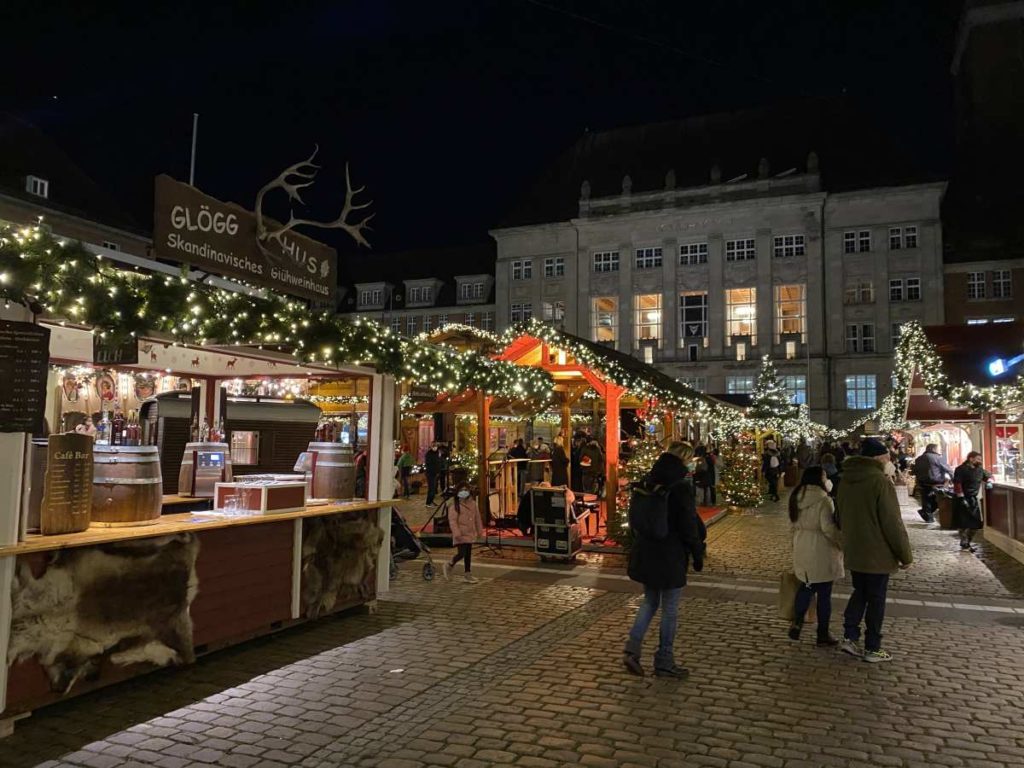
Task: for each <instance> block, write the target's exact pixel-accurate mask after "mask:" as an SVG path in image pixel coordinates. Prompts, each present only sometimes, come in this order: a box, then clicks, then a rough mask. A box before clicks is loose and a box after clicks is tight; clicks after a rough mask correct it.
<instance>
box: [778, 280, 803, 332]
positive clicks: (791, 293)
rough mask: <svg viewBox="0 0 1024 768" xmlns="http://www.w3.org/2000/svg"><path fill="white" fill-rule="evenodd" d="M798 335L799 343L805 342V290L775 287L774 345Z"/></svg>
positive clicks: (795, 286)
mask: <svg viewBox="0 0 1024 768" xmlns="http://www.w3.org/2000/svg"><path fill="white" fill-rule="evenodd" d="M794 333H799V334H800V342H801V343H803V342H804V341H806V340H807V338H806V336H805V334H806V333H807V290H806V286H804V285H803V284H800V285H776V286H775V343H776V344H779V343H781V342H782V337H783V336H787V335H789V334H794Z"/></svg>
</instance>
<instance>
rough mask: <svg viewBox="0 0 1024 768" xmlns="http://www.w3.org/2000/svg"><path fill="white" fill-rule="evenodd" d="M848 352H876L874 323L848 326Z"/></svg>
mask: <svg viewBox="0 0 1024 768" xmlns="http://www.w3.org/2000/svg"><path fill="white" fill-rule="evenodd" d="M846 351H847V352H851V353H857V352H874V351H875V326H874V324H873V323H851V324H849V325H847V326H846Z"/></svg>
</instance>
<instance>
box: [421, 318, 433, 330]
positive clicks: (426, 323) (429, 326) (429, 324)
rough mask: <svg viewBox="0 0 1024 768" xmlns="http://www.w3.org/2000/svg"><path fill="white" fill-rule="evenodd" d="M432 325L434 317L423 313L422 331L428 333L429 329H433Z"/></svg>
mask: <svg viewBox="0 0 1024 768" xmlns="http://www.w3.org/2000/svg"><path fill="white" fill-rule="evenodd" d="M433 327H434V318H433V317H431V316H430V315H424V316H423V332H424V333H430V331H431V330H432V329H433Z"/></svg>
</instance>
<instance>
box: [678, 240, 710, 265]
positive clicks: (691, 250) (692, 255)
mask: <svg viewBox="0 0 1024 768" xmlns="http://www.w3.org/2000/svg"><path fill="white" fill-rule="evenodd" d="M679 263H680V264H681V265H683V266H684V267H685V266H692V265H694V264H707V263H708V244H707V243H684V244H683V245H680V246H679Z"/></svg>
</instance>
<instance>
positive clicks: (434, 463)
mask: <svg viewBox="0 0 1024 768" xmlns="http://www.w3.org/2000/svg"><path fill="white" fill-rule="evenodd" d="M423 470H424V472H426V475H427V506H428V507H432V506H434V496H435V494H436V493H437V482H438V480H439V479H440V478H441V473H442V471H443V470H444V460H443V459H442V458H441V451H440V450H439V449H438V445H437V443H431V444H430V448H429V449H427V452H426V454H424V456H423Z"/></svg>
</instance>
